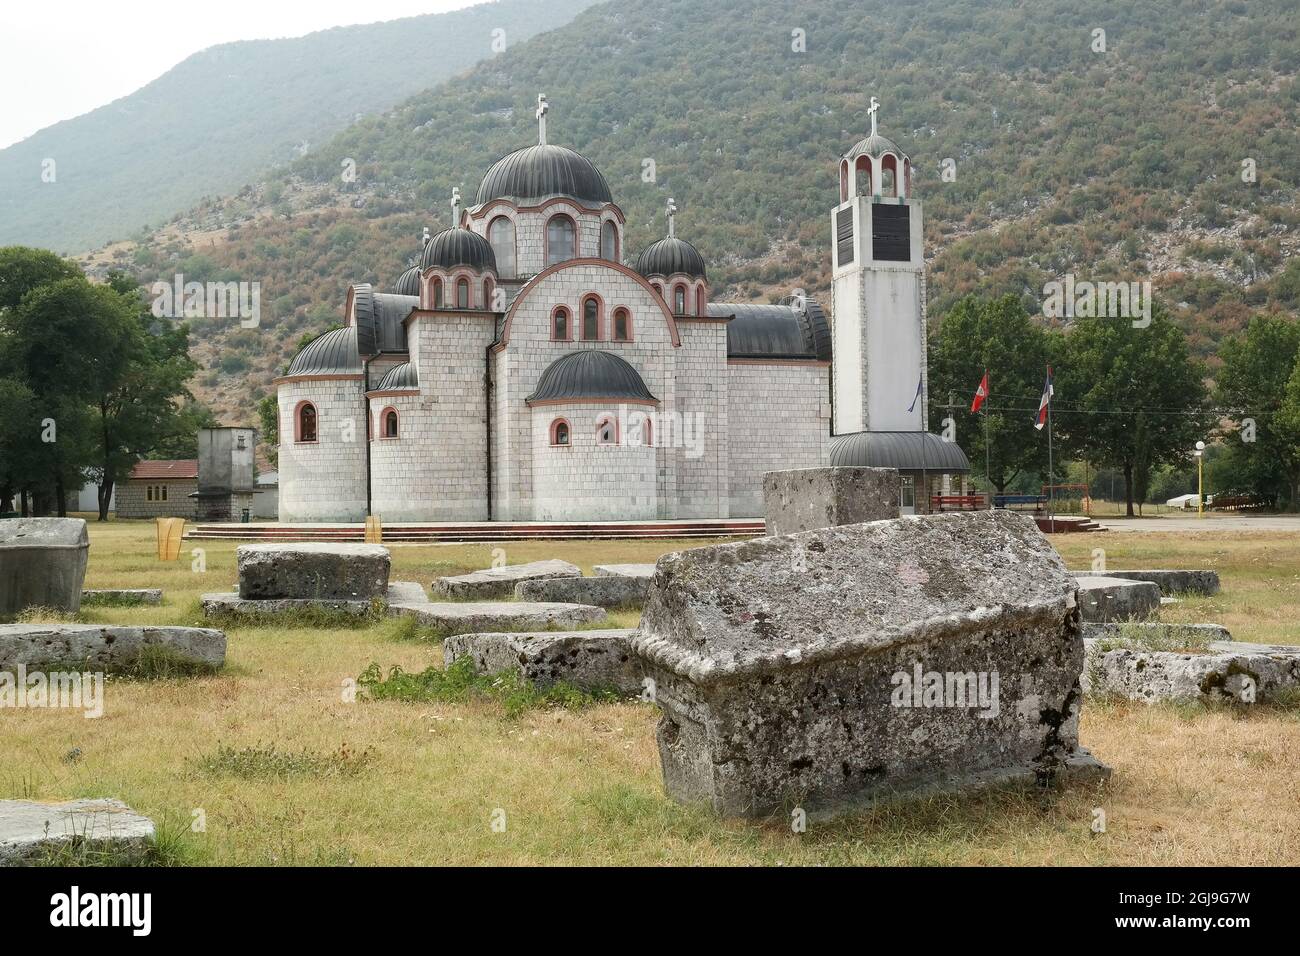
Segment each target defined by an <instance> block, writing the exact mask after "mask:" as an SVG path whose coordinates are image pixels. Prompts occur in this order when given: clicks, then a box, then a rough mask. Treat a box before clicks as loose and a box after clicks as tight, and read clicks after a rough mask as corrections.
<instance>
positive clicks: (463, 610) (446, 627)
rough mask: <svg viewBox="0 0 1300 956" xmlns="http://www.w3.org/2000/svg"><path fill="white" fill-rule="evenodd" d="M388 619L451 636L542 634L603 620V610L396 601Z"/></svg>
mask: <svg viewBox="0 0 1300 956" xmlns="http://www.w3.org/2000/svg"><path fill="white" fill-rule="evenodd" d="M388 615H389V617H414V618H415V619H416V620H418V621H419V622H420V623H421V624H422V625H424V626H425V627H431V628H434V629H435V630H439V631H446V632H451V633H454V634H468V633H470V632H484V631H510V630H513V631H544V630H546V629H548V628H550V629H552V630H563V629H565V628H574V627H580V626H582V625H583V624H592V623H596V622H598V621H603V620H605V616H606V615H605V609H604V608H601V607H593V606H591V605H588V604H556V603H545V604H543V603H540V602H539V603H533V602H531V601H442V602H429V601H399V602H396V603H392V604H389V606H388Z"/></svg>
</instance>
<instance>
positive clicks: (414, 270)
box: [393, 266, 420, 296]
mask: <svg viewBox="0 0 1300 956" xmlns="http://www.w3.org/2000/svg"><path fill="white" fill-rule="evenodd" d="M393 294H394V295H414V296H418V295H419V294H420V267H419V266H411V268H409V269H407V270H406V271H405V272H403V273H402V274H401V275H400V276H398V277H397V281H396V282H394V283H393Z"/></svg>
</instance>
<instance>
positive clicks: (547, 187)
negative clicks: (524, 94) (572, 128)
mask: <svg viewBox="0 0 1300 956" xmlns="http://www.w3.org/2000/svg"><path fill="white" fill-rule="evenodd" d="M554 196H567V197H568V198H570V199H578V200H581V201H582V202H589V203H607V202H613V201H614V197H613V196H611V195H610V192H609V183H607V182H605V177H604V176H602V175H601V172H600V170H599V169H597V168H596V167H595V165H594V164H593V163H592V162H591V160H589V159H587V157H585V156H583V155H581V154H580V153H575V152H574V151H573V150H571V149H569V148H568V147H566V146H553V145H551V144H550V143H546V144H543V145H539V146H526V147H524V148H523V149H517V150H515V151H514V152H513V153H510V154H509V155H507V156H503V157H502V158H501V159H498V160H497V161H496V162H495V163H493V164H492V168H491V169H489V170H488V171H487V175H486V176H484V177H483V182H481V183H479V187H478V200H477V202H478V204H479V205H480V206H481V205H483V203H485V202H491V201H492V200H493V199H512V200H514V201H515V202H538V201H541V200H543V199H550V198H552V197H554Z"/></svg>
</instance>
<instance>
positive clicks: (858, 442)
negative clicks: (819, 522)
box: [830, 432, 970, 474]
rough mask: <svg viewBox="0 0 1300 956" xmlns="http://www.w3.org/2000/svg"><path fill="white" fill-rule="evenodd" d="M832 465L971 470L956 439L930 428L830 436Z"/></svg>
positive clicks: (954, 470)
mask: <svg viewBox="0 0 1300 956" xmlns="http://www.w3.org/2000/svg"><path fill="white" fill-rule="evenodd" d="M830 460H831V467H832V468H844V467H869V468H897V469H898V470H899V471H936V472H944V473H947V474H958V473H961V472H968V471H970V460H969V459H968V458H967V457H966V453H965V452H964V451H962V450H961V447H960V446H959V445H958V444H957V443H956V442H951V441H944V440H943V439H942V438H940V437H939V436H938V435H933V434H931V433H930V432H850V433H848V434H846V435H836V436H835V437H834V438H832V439H831V455H830Z"/></svg>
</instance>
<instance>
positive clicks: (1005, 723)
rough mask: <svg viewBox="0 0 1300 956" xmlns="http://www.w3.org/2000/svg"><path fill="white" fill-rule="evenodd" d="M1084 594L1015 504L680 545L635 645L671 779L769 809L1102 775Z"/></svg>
mask: <svg viewBox="0 0 1300 956" xmlns="http://www.w3.org/2000/svg"><path fill="white" fill-rule="evenodd" d="M1075 589H1076V584H1075V581H1074V578H1073V576H1072V575H1071V574H1070V572H1069V571H1067V570H1066V568H1065V565H1064V564H1063V563H1062V561H1061V559H1060V557H1059V556H1058V555H1057V553H1056V551H1055V550H1053V548H1052V547H1051V545H1050V544H1048V542H1047V539H1046V538H1044V537H1043V535H1042V534H1041V533H1040V532H1039V531H1038V529H1037V527H1036V526H1035V525H1034V522H1033V521H1032V519H1030V518H1028V517H1025V516H1023V515H1016V514H1012V513H1010V512H1005V511H986V512H972V513H965V514H946V515H933V516H925V517H920V518H903V519H895V520H892V521H880V522H875V523H870V524H857V525H848V526H842V527H835V528H827V529H824V530H821V531H810V532H804V533H800V534H794V535H788V536H782V537H766V538H757V539H754V540H752V541H747V542H743V543H739V544H727V545H721V546H717V547H710V548H700V549H695V550H690V551H683V552H680V553H677V554H671V555H666V556H665V557H663V558H661V559H660V560H659V564H658V569H657V571H656V574H655V578H654V581H653V583H652V585H651V590H650V599H649V602H648V604H647V606H646V610H645V613H644V614H643V616H642V619H641V626H640V628H639V631H638V634H637V637H636V639H635V641H634V642H633V646H634V649H635V650H636V653H637V654H638V656H640V657H642V658H643V659H644V661H645V664H646V667H647V674H648V676H649V677H650V678H651V679H652V680H653V681H654V692H655V696H656V699H657V701H658V703H659V705H660V706H661V708H662V709H663V716H662V718H661V720H660V722H659V727H658V732H657V736H658V741H659V753H660V758H661V761H662V765H663V772H664V783H665V786H666V788H667V791H668V793H669V794H670V795H671V796H672V797H673V798H674V799H677V800H679V801H683V802H694V801H703V802H706V803H709V804H711V805H712V806H713V807H714V809H715V810H717V811H719V812H721V813H725V814H739V815H756V814H764V813H767V812H770V811H773V810H776V809H778V808H780V807H782V806H783V805H785V804H793V803H795V802H797V803H798V804H799V805H801V806H802V807H804V808H805V809H810V808H822V807H827V808H833V807H835V806H837V805H840V804H841V803H842V802H847V803H850V804H852V803H857V802H859V801H862V800H872V799H876V798H881V797H889V796H894V795H898V794H906V793H915V792H920V791H927V790H930V789H933V788H945V787H952V786H960V785H964V784H968V783H976V782H991V781H998V780H1009V779H1029V780H1032V779H1037V780H1039V781H1045V780H1050V779H1058V778H1060V777H1062V776H1064V775H1065V774H1066V773H1067V772H1068V771H1071V770H1083V769H1085V768H1086V769H1092V770H1095V771H1099V772H1104V768H1102V767H1101V765H1100V764H1097V763H1096V761H1094V760H1092V758H1091V757H1090V756H1089V755H1088V754H1087V752H1086V751H1085V750H1083V749H1082V748H1080V747H1079V746H1078V719H1079V706H1080V698H1081V694H1080V689H1079V672H1080V670H1081V668H1082V664H1083V641H1082V639H1081V637H1080V636H1079V618H1078V609H1077V607H1076V605H1075Z"/></svg>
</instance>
